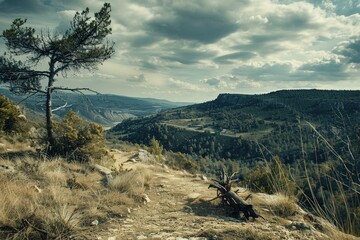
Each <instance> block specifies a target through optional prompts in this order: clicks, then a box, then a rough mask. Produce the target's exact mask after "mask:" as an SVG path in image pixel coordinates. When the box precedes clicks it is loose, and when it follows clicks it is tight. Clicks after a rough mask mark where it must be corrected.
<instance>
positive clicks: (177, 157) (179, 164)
mask: <svg viewBox="0 0 360 240" xmlns="http://www.w3.org/2000/svg"><path fill="white" fill-rule="evenodd" d="M166 159H167V163H168V164H169V165H170V166H171V167H174V168H176V169H184V170H186V171H188V172H190V173H195V172H197V171H199V165H198V164H197V163H195V162H194V161H192V160H191V159H189V158H187V157H186V156H185V155H184V154H182V153H180V152H167V153H166Z"/></svg>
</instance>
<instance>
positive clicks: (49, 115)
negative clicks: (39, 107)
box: [46, 60, 55, 154]
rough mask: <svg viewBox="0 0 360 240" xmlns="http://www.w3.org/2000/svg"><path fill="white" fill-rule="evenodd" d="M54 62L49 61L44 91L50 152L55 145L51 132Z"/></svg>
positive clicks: (52, 151)
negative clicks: (46, 84) (46, 85)
mask: <svg viewBox="0 0 360 240" xmlns="http://www.w3.org/2000/svg"><path fill="white" fill-rule="evenodd" d="M54 65H55V64H54V63H53V61H52V60H51V61H50V63H49V66H50V76H49V81H48V87H47V91H46V131H47V142H48V144H49V146H48V152H49V153H50V154H53V153H54V146H55V138H54V134H53V125H52V91H53V89H52V87H53V84H54Z"/></svg>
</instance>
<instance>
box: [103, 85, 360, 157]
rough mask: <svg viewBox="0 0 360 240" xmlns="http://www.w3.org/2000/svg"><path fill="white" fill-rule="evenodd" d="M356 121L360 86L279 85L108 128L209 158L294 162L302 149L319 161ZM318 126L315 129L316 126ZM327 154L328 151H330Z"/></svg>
mask: <svg viewBox="0 0 360 240" xmlns="http://www.w3.org/2000/svg"><path fill="white" fill-rule="evenodd" d="M359 123H360V91H327V90H282V91H277V92H272V93H269V94H263V95H243V94H220V95H219V96H218V97H217V98H216V99H215V100H213V101H209V102H205V103H201V104H195V105H190V106H184V107H179V108H175V109H170V110H167V111H164V112H161V113H158V114H156V115H153V116H147V117H143V118H139V119H134V120H128V121H124V122H122V123H120V124H118V125H117V126H115V127H114V128H112V129H111V130H110V134H112V135H113V136H115V137H116V138H118V139H121V140H126V141H130V142H133V143H143V144H148V143H149V141H150V139H151V138H153V137H155V138H156V139H157V140H159V141H160V143H161V144H162V145H163V146H164V148H165V149H167V150H172V151H180V152H183V153H188V154H192V155H197V156H201V157H202V158H210V159H218V160H219V159H234V160H237V161H246V162H252V161H253V160H256V159H263V158H264V157H265V158H266V157H268V156H269V157H270V156H272V155H279V156H280V157H281V158H282V159H283V160H284V161H285V162H294V161H295V160H297V159H299V158H302V157H303V155H304V154H306V155H307V156H306V157H307V158H308V159H310V160H317V161H320V162H321V161H322V160H323V159H325V158H326V157H328V156H329V154H330V153H329V152H328V151H327V150H326V149H324V148H321V147H320V146H319V145H320V144H321V142H319V141H317V140H318V139H319V138H320V136H319V135H320V134H321V135H322V136H324V137H325V138H326V139H328V141H329V143H331V144H333V145H334V147H335V148H336V149H338V150H339V151H342V148H343V147H344V146H343V144H342V142H341V139H342V138H345V137H351V136H353V135H354V133H355V131H354V127H355V126H356V125H358V124H359ZM314 129H316V131H317V132H316V131H315V130H314ZM330 155H331V154H330Z"/></svg>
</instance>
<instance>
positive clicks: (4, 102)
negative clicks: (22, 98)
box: [0, 95, 27, 134]
mask: <svg viewBox="0 0 360 240" xmlns="http://www.w3.org/2000/svg"><path fill="white" fill-rule="evenodd" d="M25 122H26V119H25V117H24V115H22V114H21V112H20V110H19V109H18V108H17V107H16V106H15V105H14V104H13V103H11V101H10V100H9V99H8V98H6V97H4V96H1V95H0V132H4V133H7V134H9V133H22V132H25V131H26V130H27V129H26V125H25Z"/></svg>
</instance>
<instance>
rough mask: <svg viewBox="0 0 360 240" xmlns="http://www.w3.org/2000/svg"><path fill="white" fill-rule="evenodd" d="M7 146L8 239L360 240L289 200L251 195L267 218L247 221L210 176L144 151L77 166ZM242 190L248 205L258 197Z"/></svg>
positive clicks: (1, 221)
mask: <svg viewBox="0 0 360 240" xmlns="http://www.w3.org/2000/svg"><path fill="white" fill-rule="evenodd" d="M0 143H1V144H2V145H1V146H2V148H1V149H0V153H1V155H2V156H5V155H9V154H10V153H13V154H14V153H17V156H18V157H11V158H7V159H5V158H0V173H1V175H0V178H1V180H2V181H0V190H1V191H2V193H3V194H2V195H1V196H0V199H1V201H2V203H5V204H4V205H2V207H0V238H1V239H54V238H55V237H56V239H105V240H116V239H119V240H120V239H121V240H123V239H124V240H125V239H168V240H173V239H183V240H185V239H186V240H189V239H192V240H206V239H218V240H220V239H224V240H231V239H234V240H235V239H254V240H263V239H269V240H270V239H314V240H315V239H329V240H330V239H339V240H342V239H344V240H345V239H356V238H355V237H353V236H350V235H345V234H343V233H341V232H340V231H338V230H337V229H336V228H335V227H334V226H333V225H331V224H330V223H328V222H327V221H325V220H324V219H321V218H318V217H315V216H313V215H312V214H309V213H307V212H305V211H303V210H302V209H301V208H300V207H299V206H297V205H296V204H295V202H294V201H293V200H292V199H290V198H288V197H285V196H283V195H268V194H263V193H252V195H251V197H249V198H248V200H247V201H248V203H250V204H253V205H254V207H255V209H256V211H258V213H260V214H261V215H262V216H263V217H264V219H257V220H256V221H250V222H246V221H245V220H244V218H238V217H235V216H233V214H232V212H231V210H230V209H227V208H225V207H224V206H222V205H221V204H220V202H219V201H218V200H217V201H213V202H209V201H208V200H209V199H211V198H213V197H214V196H216V191H215V190H214V189H208V185H209V181H208V180H207V179H206V177H205V176H203V175H199V174H195V175H193V174H189V173H187V172H186V171H180V170H174V169H170V168H169V167H168V166H167V165H166V164H167V163H168V161H167V159H164V160H163V161H164V162H163V163H162V164H159V163H157V162H154V157H152V156H151V155H149V153H147V152H146V151H144V150H134V149H132V150H130V149H129V150H124V151H119V150H117V149H113V150H112V152H111V154H112V155H113V157H114V159H113V160H112V159H107V160H100V159H97V160H96V161H95V162H93V163H89V164H78V163H68V162H66V160H64V159H59V158H57V159H52V160H51V161H42V160H41V159H37V158H36V157H33V154H32V153H33V151H34V150H33V149H31V148H28V147H25V146H23V145H20V144H18V145H16V146H15V145H13V144H12V143H10V142H8V141H6V140H4V139H0ZM25 148H26V150H27V152H26V153H24V152H23V150H22V149H25ZM21 153H23V154H25V156H23V157H21V155H22V154H21ZM140 153H141V154H143V155H142V157H139V156H140V155H141V154H140ZM99 164H101V165H99ZM110 169H112V171H111V170H110ZM104 173H105V175H104ZM109 175H111V176H112V177H108V176H109ZM40 180H41V181H40ZM237 188H238V187H237ZM238 189H239V190H240V193H239V195H240V196H241V197H242V198H245V197H246V196H248V195H249V194H250V193H251V192H250V191H249V190H248V189H244V188H238ZM79 200H80V201H79ZM5 206H6V207H5Z"/></svg>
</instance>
